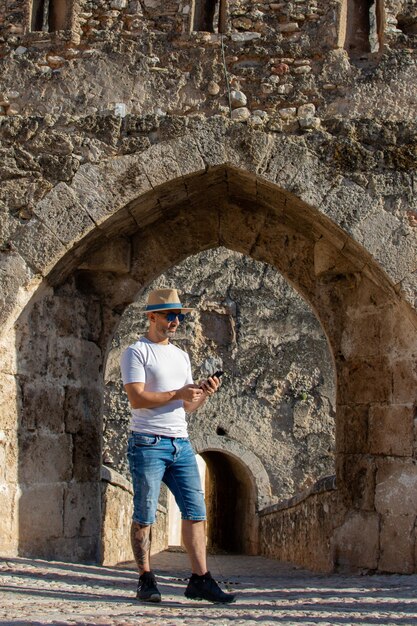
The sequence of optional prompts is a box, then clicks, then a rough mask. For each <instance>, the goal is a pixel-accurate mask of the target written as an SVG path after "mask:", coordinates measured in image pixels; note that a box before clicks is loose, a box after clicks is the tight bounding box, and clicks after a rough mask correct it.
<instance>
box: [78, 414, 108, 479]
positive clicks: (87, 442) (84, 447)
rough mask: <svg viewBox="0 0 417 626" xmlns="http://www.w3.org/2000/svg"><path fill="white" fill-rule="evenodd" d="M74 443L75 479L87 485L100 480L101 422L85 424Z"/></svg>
mask: <svg viewBox="0 0 417 626" xmlns="http://www.w3.org/2000/svg"><path fill="white" fill-rule="evenodd" d="M73 441H74V453H73V458H74V467H73V479H74V480H76V481H79V482H87V483H88V482H95V481H98V480H100V468H101V421H99V420H97V421H96V422H95V423H92V422H83V423H82V424H81V426H80V428H79V429H78V431H77V432H76V434H75V435H73Z"/></svg>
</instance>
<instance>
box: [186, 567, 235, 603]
mask: <svg viewBox="0 0 417 626" xmlns="http://www.w3.org/2000/svg"><path fill="white" fill-rule="evenodd" d="M184 595H185V597H186V598H189V599H190V600H209V601H210V602H223V603H225V602H234V601H235V600H236V596H235V595H234V594H233V593H224V591H222V590H221V589H220V587H219V585H218V584H217V583H216V581H215V580H214V578H212V577H211V574H210V572H207V574H204V576H197V574H192V576H191V578H190V580H189V582H188V585H187V589H186V590H185V591H184Z"/></svg>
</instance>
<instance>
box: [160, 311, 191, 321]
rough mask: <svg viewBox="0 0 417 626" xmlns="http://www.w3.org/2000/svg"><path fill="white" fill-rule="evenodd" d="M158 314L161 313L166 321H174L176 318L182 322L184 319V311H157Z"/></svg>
mask: <svg viewBox="0 0 417 626" xmlns="http://www.w3.org/2000/svg"><path fill="white" fill-rule="evenodd" d="M159 315H163V316H164V317H165V319H166V321H167V322H175V320H176V319H177V318H178V321H179V322H183V321H184V320H185V315H184V313H159Z"/></svg>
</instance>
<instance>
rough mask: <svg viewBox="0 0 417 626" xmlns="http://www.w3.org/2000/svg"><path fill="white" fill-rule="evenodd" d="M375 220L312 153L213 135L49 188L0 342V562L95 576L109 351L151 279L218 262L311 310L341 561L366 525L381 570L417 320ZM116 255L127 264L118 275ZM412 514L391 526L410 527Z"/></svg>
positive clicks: (408, 444)
mask: <svg viewBox="0 0 417 626" xmlns="http://www.w3.org/2000/svg"><path fill="white" fill-rule="evenodd" d="M306 180H308V181H309V183H308V185H307V184H306ZM378 211H379V200H378V197H377V196H375V195H372V194H371V193H370V191H369V190H367V189H364V188H362V187H361V186H360V185H358V184H357V183H355V182H353V181H351V180H349V179H347V178H344V177H341V176H340V177H335V176H334V174H333V173H332V171H331V170H329V169H328V168H327V167H326V166H324V165H323V164H322V163H321V162H320V161H319V159H318V158H317V157H316V156H314V155H313V154H312V153H310V152H309V150H308V149H307V148H306V147H305V146H303V145H300V144H298V143H297V142H293V141H289V140H288V139H287V138H284V137H273V136H271V135H267V134H264V133H257V132H255V131H254V132H253V133H252V134H250V133H246V131H245V133H244V132H243V131H241V130H240V129H239V128H238V129H235V128H233V127H232V129H231V130H230V131H229V130H227V129H226V130H225V127H224V126H222V125H220V124H218V122H215V123H214V122H213V124H212V125H211V126H210V125H209V126H208V127H206V128H205V129H204V132H203V131H198V132H197V131H196V132H195V133H189V134H187V135H184V136H183V137H181V138H177V139H173V140H171V141H168V142H166V143H163V144H158V145H155V146H152V147H151V148H150V149H149V150H147V151H146V152H144V153H142V154H140V155H129V156H125V157H120V158H118V159H113V160H108V161H106V162H103V163H100V164H98V165H91V164H90V165H85V166H82V167H80V169H79V170H78V172H77V174H76V175H75V177H74V178H73V180H72V182H71V184H70V185H67V184H64V183H61V184H59V185H57V186H56V187H55V188H54V189H53V190H52V191H51V192H50V193H49V194H48V195H47V196H45V198H44V199H43V200H42V201H41V202H40V203H39V204H38V205H37V207H35V216H34V218H33V219H32V220H31V221H30V222H29V223H28V224H26V225H24V226H22V228H21V229H20V230H19V231H18V232H17V234H16V237H15V239H14V242H13V249H12V250H11V251H10V257H9V258H10V259H12V260H14V261H15V262H16V263H17V264H18V267H19V268H20V272H19V273H18V274H17V275H16V277H15V278H14V282H13V281H12V282H11V283H10V287H9V289H10V301H8V303H7V306H5V308H4V309H3V313H4V315H3V319H4V320H5V322H6V324H5V328H8V329H10V328H11V325H10V324H11V322H12V321H13V320H15V319H16V318H17V317H19V320H18V323H17V326H16V328H17V330H16V334H13V332H9V334H8V335H7V337H5V338H4V339H3V340H2V341H3V343H2V348H3V352H4V353H5V354H7V355H8V356H7V359H6V362H7V368H8V370H7V372H6V380H7V381H8V384H10V388H8V389H6V391H5V394H6V395H5V397H6V403H7V407H8V412H7V413H6V412H4V413H3V417H2V419H3V428H4V432H5V433H6V436H7V437H8V443H7V458H8V459H9V467H10V468H11V469H10V470H9V473H8V476H7V478H6V479H5V481H4V485H5V488H4V489H3V491H2V498H3V500H4V506H3V507H2V508H3V510H11V511H12V515H11V516H10V515H8V516H7V523H6V524H5V528H6V532H5V534H4V536H3V546H2V549H3V552H5V553H7V552H9V553H13V552H16V550H17V545H19V546H20V548H19V549H20V551H21V552H23V553H26V554H36V555H38V556H47V557H60V558H68V559H74V558H75V559H91V558H99V553H98V545H99V541H98V535H99V529H98V527H97V519H99V510H100V486H99V476H100V465H101V459H100V432H101V427H100V416H101V413H100V411H101V407H100V402H101V395H102V366H103V362H104V359H105V354H106V350H107V349H108V341H109V338H110V337H111V335H112V333H113V332H114V328H115V326H116V324H117V322H118V319H119V317H120V315H121V313H122V311H123V310H124V307H125V306H126V305H127V304H128V303H130V302H132V301H133V299H134V298H135V296H136V295H137V293H138V292H139V291H140V290H141V289H142V288H143V287H144V286H145V285H146V284H148V282H149V281H150V280H151V279H152V278H154V277H155V276H156V275H158V274H159V273H161V272H162V271H164V269H165V268H167V267H170V266H172V265H174V264H175V263H177V262H178V261H179V260H181V259H182V258H184V257H186V256H188V255H190V254H193V253H195V252H197V251H200V250H203V249H206V248H210V247H215V246H218V245H223V246H226V247H230V248H231V249H234V250H236V251H239V252H243V253H244V254H249V255H250V256H252V257H253V258H255V259H258V260H260V261H264V262H267V263H269V264H271V265H273V266H274V267H276V268H277V269H278V270H279V271H280V272H281V273H282V274H283V275H284V276H285V277H286V278H287V280H289V281H290V282H291V283H292V284H293V285H294V286H295V288H296V289H297V290H298V291H299V292H300V293H301V294H302V295H303V296H304V298H305V299H306V300H307V301H308V302H309V303H310V305H311V307H312V308H313V309H314V310H315V312H316V314H317V317H318V318H319V320H320V322H321V324H322V326H323V328H324V330H325V333H326V335H327V338H328V341H329V345H330V347H331V350H332V355H333V359H334V364H335V369H336V372H337V434H336V436H337V484H338V490H339V493H340V494H341V498H342V500H343V503H344V506H345V507H346V510H347V511H348V514H347V516H346V519H345V521H342V522H340V523H339V528H338V535H337V536H338V537H341V539H340V541H339V543H341V544H342V545H341V546H340V545H338V547H337V554H338V555H339V557H338V558H340V559H341V560H343V559H344V560H345V561H346V562H347V563H348V564H349V565H350V566H352V567H354V566H356V565H357V559H358V558H359V557H358V555H359V554H360V552H361V551H360V549H356V548H355V550H354V551H351V552H349V550H348V548H346V547H343V546H346V545H349V542H350V543H351V544H352V542H353V543H355V546H358V545H359V546H360V545H361V542H362V543H363V542H368V537H367V536H366V535H364V534H363V533H362V530H361V529H362V527H363V525H366V527H367V528H369V529H370V531H369V532H371V533H373V535H372V540H373V543H372V545H373V546H375V550H373V551H372V559H370V560H372V563H375V564H376V565H375V567H378V566H379V565H378V564H379V560H381V559H382V561H381V562H382V563H384V561H383V556H381V552H378V550H380V548H379V547H378V546H380V545H381V546H382V548H381V549H382V550H384V545H386V546H388V545H389V544H390V542H391V537H390V534H389V528H391V527H393V524H394V521H393V520H394V518H395V515H396V503H395V497H396V496H395V493H396V492H395V486H396V485H397V483H398V481H400V480H401V481H403V477H404V476H410V477H411V478H413V477H414V476H415V466H414V461H413V454H414V439H413V429H412V425H413V417H414V402H415V391H414V389H415V382H416V373H415V371H414V369H413V367H414V365H413V363H414V364H415V350H416V347H415V341H416V339H415V329H416V316H415V312H414V311H413V310H412V309H411V307H410V306H409V305H408V304H407V303H406V302H405V300H404V299H403V297H402V296H401V294H400V293H399V290H398V288H395V287H394V284H393V282H392V280H390V277H389V274H391V276H392V277H393V279H394V280H395V281H396V282H398V280H399V277H398V275H395V272H396V271H397V269H396V268H393V267H391V266H390V265H389V262H388V263H387V266H386V267H385V270H386V272H384V271H383V270H382V269H381V267H380V265H379V264H378V263H377V262H376V261H375V258H374V257H375V256H376V257H378V248H377V247H375V244H374V243H373V241H372V239H371V238H370V236H369V232H370V229H371V228H372V223H373V222H372V220H373V219H375V216H376V215H377V214H378ZM380 220H381V221H380V223H383V222H384V220H389V218H388V217H387V216H386V215H381V216H380ZM388 227H389V224H388ZM355 238H356V239H358V240H359V241H360V243H358V241H355ZM34 242H35V245H34ZM115 242H117V246H118V249H119V250H122V251H124V255H122V257H123V258H124V261H122V262H120V263H118V264H117V265H111V264H109V252H110V251H111V250H112V246H114V245H115ZM117 246H116V247H117ZM367 248H368V250H372V253H373V255H374V256H372V255H371V254H370V252H369V251H368V250H367ZM400 254H406V250H405V251H403V250H402V251H401V253H400ZM100 259H101V260H100ZM119 260H120V259H119ZM400 261H401V258H400ZM400 265H401V263H400ZM401 267H405V264H403V265H402V266H401ZM407 271H411V270H407ZM404 274H406V271H405V270H404ZM40 276H42V277H43V279H42V284H41V285H40V278H39V277H40ZM31 293H32V294H33V298H32V301H31V302H29V303H28V304H26V303H27V302H28V300H29V298H30V295H31ZM69 309H71V311H72V313H73V315H72V316H71V318H70V319H68V310H69ZM19 310H20V311H21V315H20V316H19V315H18V312H19ZM46 387H47V388H48V393H47V394H45V389H46ZM16 424H19V433H18V438H16ZM380 426H382V430H381V428H380ZM388 457H389V458H388ZM16 458H18V459H19V460H18V462H16ZM402 484H403V482H402ZM410 484H414V483H413V480H411V482H410ZM405 502H406V501H404V499H403V500H402V509H401V516H407V519H408V518H409V519H410V520H411V518H412V516H413V514H414V513H413V511H412V510H411V509H412V507H411V505H410V507H408V508H407V506H406V504H405ZM410 502H411V499H410ZM404 507H405V508H404ZM330 514H331V513H329V515H330ZM45 517H48V518H49V519H50V522H51V523H50V524H49V526H48V527H47V528H46V527H45V524H44V519H45ZM18 520H19V521H18ZM410 523H411V522H410ZM333 531H335V529H333ZM333 531H332V532H333ZM334 537H336V534H335V533H334ZM347 540H349V541H347ZM334 541H336V544H337V541H338V540H337V538H336V539H335V540H334ZM328 543H329V542H328ZM368 543H369V542H368ZM332 545H334V542H333V543H332ZM407 546H408V548H409V549H410V550H411V548H410V546H411V544H407ZM329 549H330V548H329ZM368 553H369V550H368ZM386 554H387V553H386ZM340 555H342V556H340ZM312 558H314V554H313V557H312ZM385 558H386V561H387V559H388V557H385ZM413 559H414V557H413ZM386 561H385V564H384V567H385V568H387V563H386ZM411 567H412V568H414V567H415V564H414V560H412V565H411Z"/></svg>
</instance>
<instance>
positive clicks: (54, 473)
mask: <svg viewBox="0 0 417 626" xmlns="http://www.w3.org/2000/svg"><path fill="white" fill-rule="evenodd" d="M19 451H20V456H19V479H20V482H21V484H23V485H32V484H34V483H54V482H60V481H65V480H70V479H71V476H72V441H71V436H70V435H67V434H55V433H46V432H45V433H42V434H41V433H25V434H24V435H21V436H20V438H19Z"/></svg>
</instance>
